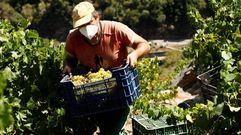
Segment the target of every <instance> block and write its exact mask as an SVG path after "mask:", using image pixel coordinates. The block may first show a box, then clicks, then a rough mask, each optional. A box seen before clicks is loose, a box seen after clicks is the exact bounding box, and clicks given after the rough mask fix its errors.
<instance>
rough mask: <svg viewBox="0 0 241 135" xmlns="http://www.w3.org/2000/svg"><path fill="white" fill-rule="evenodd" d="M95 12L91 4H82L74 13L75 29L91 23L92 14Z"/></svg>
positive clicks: (77, 6)
mask: <svg viewBox="0 0 241 135" xmlns="http://www.w3.org/2000/svg"><path fill="white" fill-rule="evenodd" d="M94 11H95V8H94V6H93V4H91V3H90V2H86V1H85V2H80V3H79V4H78V5H76V6H75V7H74V9H73V11H72V19H73V27H74V28H76V27H79V26H81V25H83V24H86V23H88V22H90V21H91V19H92V13H93V12H94Z"/></svg>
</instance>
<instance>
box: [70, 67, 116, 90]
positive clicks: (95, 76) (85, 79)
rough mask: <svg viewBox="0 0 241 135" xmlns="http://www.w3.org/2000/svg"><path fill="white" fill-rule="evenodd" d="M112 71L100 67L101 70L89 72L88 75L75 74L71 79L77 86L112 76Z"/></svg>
mask: <svg viewBox="0 0 241 135" xmlns="http://www.w3.org/2000/svg"><path fill="white" fill-rule="evenodd" d="M111 77H112V73H111V72H110V71H109V70H107V71H105V70H104V69H103V68H100V70H99V71H98V72H96V73H92V72H89V73H88V74H86V75H74V76H71V77H70V80H71V81H72V82H73V84H74V85H75V86H78V85H81V84H85V83H89V82H96V81H99V80H103V79H106V78H111Z"/></svg>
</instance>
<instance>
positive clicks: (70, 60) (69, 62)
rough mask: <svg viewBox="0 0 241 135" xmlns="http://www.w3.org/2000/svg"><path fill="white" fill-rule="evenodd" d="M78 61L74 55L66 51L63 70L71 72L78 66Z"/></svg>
mask: <svg viewBox="0 0 241 135" xmlns="http://www.w3.org/2000/svg"><path fill="white" fill-rule="evenodd" d="M77 63H78V60H77V58H75V57H73V56H72V55H70V54H69V53H68V52H65V59H64V70H63V72H64V73H65V74H71V73H72V71H73V67H76V65H77Z"/></svg>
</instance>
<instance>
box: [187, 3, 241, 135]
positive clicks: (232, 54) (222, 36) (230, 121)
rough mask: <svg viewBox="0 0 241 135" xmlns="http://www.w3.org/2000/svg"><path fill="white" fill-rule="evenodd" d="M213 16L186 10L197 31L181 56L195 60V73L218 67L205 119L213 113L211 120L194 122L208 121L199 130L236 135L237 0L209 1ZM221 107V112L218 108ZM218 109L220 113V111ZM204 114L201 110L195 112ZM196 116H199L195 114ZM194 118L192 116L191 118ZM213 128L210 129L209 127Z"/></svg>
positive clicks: (238, 89) (238, 88) (240, 47)
mask: <svg viewBox="0 0 241 135" xmlns="http://www.w3.org/2000/svg"><path fill="white" fill-rule="evenodd" d="M209 6H210V9H212V12H213V15H212V16H210V17H206V18H204V17H203V16H202V15H201V14H200V12H199V11H198V10H197V9H196V8H193V7H192V8H190V13H189V14H190V18H191V19H192V21H193V23H194V25H195V26H196V27H197V28H198V30H197V33H196V35H195V36H194V40H193V45H192V47H191V48H189V49H188V50H187V51H186V52H185V54H187V55H186V56H189V57H193V58H195V63H196V67H197V70H198V71H199V72H203V71H205V70H207V69H210V68H213V67H215V66H217V65H221V70H220V82H219V85H218V93H219V94H218V97H217V101H216V102H214V104H213V106H214V107H216V108H219V109H216V110H215V109H211V110H209V112H207V114H208V115H207V116H210V115H212V114H214V115H215V116H216V117H213V118H214V120H213V121H212V120H210V119H206V120H205V119H202V120H199V119H196V118H195V119H196V120H195V121H194V123H196V124H197V123H199V122H200V121H203V120H205V121H204V122H203V123H205V122H208V123H210V125H213V126H207V127H202V126H203V125H198V124H197V126H198V127H200V128H201V129H204V130H205V131H206V132H207V133H210V134H226V133H227V134H237V133H238V132H239V131H240V129H241V125H240V120H241V118H240V116H239V115H238V114H240V112H241V111H240V109H241V104H240V95H241V94H240V93H241V85H240V84H241V81H240V77H241V76H240V72H241V70H240V58H241V57H240V56H241V55H240V53H241V51H240V50H241V45H240V41H241V40H240V39H241V38H240V37H241V35H240V20H241V16H240V11H241V9H240V7H241V2H240V1H237V0H229V1H222V0H221V1H216V0H212V1H210V2H209ZM220 108H222V109H220ZM220 110H222V111H220ZM202 111H207V108H203V110H200V111H199V112H202ZM197 115H199V114H198V113H197ZM192 117H195V116H192ZM211 127H214V128H211Z"/></svg>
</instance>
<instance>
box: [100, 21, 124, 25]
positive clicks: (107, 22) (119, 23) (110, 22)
mask: <svg viewBox="0 0 241 135" xmlns="http://www.w3.org/2000/svg"><path fill="white" fill-rule="evenodd" d="M101 23H102V24H105V25H111V26H113V25H124V24H123V23H121V22H117V21H110V20H102V21H101Z"/></svg>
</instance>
